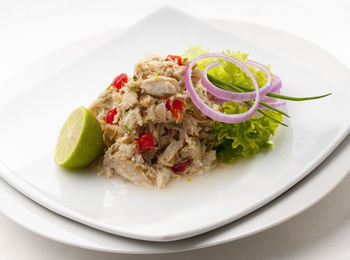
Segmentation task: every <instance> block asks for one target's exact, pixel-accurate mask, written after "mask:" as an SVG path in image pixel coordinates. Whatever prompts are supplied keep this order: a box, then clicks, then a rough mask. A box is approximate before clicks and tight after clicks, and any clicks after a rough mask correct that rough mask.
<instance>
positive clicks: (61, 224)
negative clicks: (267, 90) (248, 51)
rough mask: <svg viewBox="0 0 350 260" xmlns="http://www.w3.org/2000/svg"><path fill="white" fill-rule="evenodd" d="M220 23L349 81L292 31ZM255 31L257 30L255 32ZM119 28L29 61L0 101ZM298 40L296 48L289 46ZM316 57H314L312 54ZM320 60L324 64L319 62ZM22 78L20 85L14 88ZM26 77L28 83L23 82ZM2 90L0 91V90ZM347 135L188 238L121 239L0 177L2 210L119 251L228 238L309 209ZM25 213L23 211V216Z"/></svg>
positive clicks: (32, 225) (328, 183)
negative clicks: (246, 209)
mask: <svg viewBox="0 0 350 260" xmlns="http://www.w3.org/2000/svg"><path fill="white" fill-rule="evenodd" d="M211 22H212V23H214V22H215V24H217V25H219V26H220V27H222V28H226V29H228V30H232V31H233V32H235V33H239V34H240V36H242V37H248V38H250V39H253V40H254V41H257V42H259V43H260V44H265V45H269V46H271V47H273V48H274V50H275V51H276V52H278V53H279V54H281V55H283V54H284V53H288V54H289V55H292V56H293V58H294V59H295V62H297V63H301V64H307V65H308V66H310V68H317V71H318V72H322V74H324V75H327V76H328V77H334V78H333V79H334V80H335V79H337V80H339V81H340V82H342V83H343V84H350V76H349V72H348V71H347V70H346V69H345V68H344V67H343V66H342V65H341V64H340V63H339V62H337V61H336V60H335V59H334V58H332V57H331V56H330V55H329V54H327V53H326V52H324V51H322V50H321V49H320V48H318V47H317V46H315V45H313V44H311V43H309V42H306V41H304V40H302V39H300V38H297V37H295V36H293V35H290V34H287V33H285V32H281V31H277V30H274V29H271V28H268V27H263V26H258V25H254V24H247V23H239V22H227V21H218V20H215V21H211ZM256 32H259V33H258V34H257V33H256ZM119 33H120V31H119V30H118V31H113V32H106V33H103V34H99V35H95V36H94V37H92V38H89V39H84V40H81V41H79V42H76V43H74V44H71V45H69V46H65V48H63V49H60V50H58V51H56V52H54V53H51V54H50V55H47V56H45V57H43V58H42V59H40V60H39V61H38V62H36V63H34V64H32V66H31V67H30V68H27V69H26V70H23V71H20V72H19V73H18V75H21V76H23V77H24V79H23V78H18V76H15V77H14V78H13V79H12V80H10V81H9V82H7V84H6V85H3V87H4V88H3V91H5V93H6V94H7V95H6V96H4V97H2V99H1V101H5V100H9V99H11V98H12V97H13V96H15V95H16V93H18V91H20V90H22V91H23V89H24V88H25V87H28V85H29V86H30V85H32V84H33V83H35V82H36V79H37V78H40V77H42V76H43V75H45V76H46V75H49V74H51V73H53V72H55V71H57V69H59V68H60V67H62V66H64V65H66V63H70V62H71V61H72V60H74V59H76V58H77V57H79V56H81V55H82V54H84V53H86V52H87V51H90V50H91V48H94V47H96V46H98V45H100V44H101V43H103V42H105V41H106V40H109V39H110V38H111V36H114V35H118V34H119ZM291 46H298V48H291ZM299 48H300V49H303V50H304V51H305V52H307V53H308V54H309V55H308V57H305V56H304V55H302V54H301V53H300V51H299ZM316 58H317V59H316ZM320 64H328V66H327V67H326V66H323V65H320ZM18 83H20V84H21V88H17V89H15V86H16V85H17V84H18ZM24 83H27V84H24ZM2 93H4V92H2ZM349 141H350V139H349V136H348V137H347V138H346V140H344V141H343V143H342V144H341V145H340V146H339V147H338V148H337V149H336V151H335V152H333V153H332V154H331V155H330V156H329V157H328V158H327V159H326V160H325V161H324V162H323V163H322V164H321V165H320V166H319V167H317V168H316V169H315V170H314V171H313V172H312V173H311V174H310V175H309V176H307V177H306V178H305V179H303V180H302V181H301V182H300V183H298V184H297V185H295V186H294V187H293V188H292V189H290V190H288V191H287V192H285V193H284V194H283V195H282V196H280V197H279V198H278V199H275V200H274V201H273V202H271V203H269V204H268V205H266V206H264V207H262V208H261V209H259V210H257V211H255V212H254V213H252V214H249V215H248V216H246V217H244V218H242V219H240V220H239V221H235V222H234V223H232V224H229V225H226V226H225V227H223V228H220V229H218V230H215V231H212V232H209V233H207V234H204V235H201V236H197V237H194V238H191V239H186V240H181V241H177V242H168V243H152V242H145V241H137V240H132V239H125V238H122V237H119V236H114V235H110V234H107V233H104V232H100V231H98V230H95V229H91V228H88V227H86V226H84V225H81V224H79V223H76V222H74V221H71V220H69V219H67V218H62V217H61V216H59V215H57V214H55V213H53V212H51V211H48V210H46V209H45V208H43V207H41V206H40V205H38V204H36V203H34V202H32V201H31V200H30V199H28V198H26V197H25V196H23V195H21V194H20V193H18V192H17V191H15V190H14V189H13V188H11V187H10V186H9V185H8V184H6V183H5V182H4V181H0V205H1V207H0V210H1V212H2V213H3V214H5V215H6V216H8V217H9V218H10V219H12V220H13V221H15V222H16V223H18V224H20V225H22V226H23V227H25V228H27V229H29V230H31V231H33V232H35V233H37V234H40V235H42V236H45V237H48V238H50V239H54V240H57V241H61V242H64V243H67V244H70V245H75V246H79V247H84V248H90V249H95V250H100V251H109V252H123V253H165V252H174V251H183V250H191V249H196V248H203V247H208V246H213V245H217V244H221V243H224V242H228V241H232V240H235V239H238V238H241V237H245V236H248V235H250V234H253V233H256V232H259V231H262V230H264V229H267V228H269V227H271V226H274V225H276V224H278V223H280V222H282V221H285V220H286V219H289V218H290V217H292V216H294V215H296V214H298V213H300V212H301V211H303V210H305V209H307V208H308V207H310V206H311V205H313V204H314V203H315V202H317V201H318V200H320V199H321V198H322V197H324V196H325V195H326V194H327V193H328V192H329V191H330V190H332V189H333V188H334V187H335V186H336V185H337V184H338V183H339V182H340V181H341V180H342V179H343V178H344V177H345V176H346V174H347V173H348V172H349V167H348V166H349V164H348V161H347V159H348V158H349V156H350V146H349ZM24 216H25V217H24Z"/></svg>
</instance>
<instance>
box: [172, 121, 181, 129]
mask: <svg viewBox="0 0 350 260" xmlns="http://www.w3.org/2000/svg"><path fill="white" fill-rule="evenodd" d="M170 126H172V127H175V128H176V127H179V125H178V124H176V123H175V122H171V123H170Z"/></svg>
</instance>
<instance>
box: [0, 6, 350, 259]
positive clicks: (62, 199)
mask: <svg viewBox="0 0 350 260" xmlns="http://www.w3.org/2000/svg"><path fill="white" fill-rule="evenodd" d="M214 24H215V25H214ZM174 35H178V36H179V37H175V38H174ZM174 39H176V40H174ZM198 44H201V45H202V46H203V47H205V48H210V49H211V50H212V51H213V52H219V51H221V50H224V49H239V50H241V51H242V52H247V53H251V57H253V59H254V60H258V61H260V62H262V63H265V64H270V65H271V66H272V71H273V72H274V73H276V74H277V75H280V77H281V78H282V80H283V93H285V94H287V95H292V96H298V95H299V96H300V95H303V96H311V95H316V94H319V93H328V92H332V93H333V95H331V96H330V97H329V98H326V99H324V100H318V101H313V102H306V103H298V104H292V103H291V104H288V105H287V109H288V113H289V114H290V115H291V120H290V121H289V122H288V124H289V127H288V128H283V129H280V130H279V131H278V134H277V136H276V137H275V148H274V149H272V150H271V151H269V152H267V153H265V154H261V155H258V156H255V157H254V158H253V159H250V160H242V161H239V162H238V163H236V164H235V165H233V166H232V168H231V169H230V170H229V171H221V170H218V171H217V172H215V173H212V174H209V175H206V176H204V177H197V178H194V179H193V180H192V181H191V182H186V181H183V182H181V181H180V182H178V183H174V184H172V185H170V186H169V187H168V188H166V189H164V190H157V191H154V190H145V189H143V188H140V187H135V186H134V185H131V184H127V183H124V182H122V181H120V180H119V179H113V180H107V179H104V178H101V177H98V176H96V175H95V174H93V173H90V172H85V173H84V174H79V173H71V172H68V171H65V170H62V169H61V168H59V167H57V166H56V165H55V164H54V162H53V159H52V158H53V150H54V146H55V142H56V137H57V134H58V131H59V129H60V127H61V125H62V123H63V122H64V120H65V119H66V117H67V115H68V114H69V113H70V111H71V110H72V109H73V108H74V107H77V106H80V105H84V106H88V104H89V103H90V102H91V101H92V100H93V99H94V98H95V97H96V96H97V95H98V94H99V92H101V91H102V90H103V89H104V88H105V86H107V85H108V83H109V81H110V79H111V78H113V76H114V75H115V74H118V73H120V72H125V71H132V67H133V64H134V63H135V62H136V61H137V60H138V59H139V58H140V57H142V56H143V55H144V54H145V53H151V52H152V53H159V54H163V55H167V54H169V53H171V54H173V53H175V54H176V53H182V52H183V50H185V49H186V48H188V47H189V46H190V45H198ZM349 82H350V78H349V74H348V71H347V70H346V69H345V68H344V67H342V65H341V64H339V63H338V62H337V61H336V60H335V59H333V58H332V57H331V56H329V55H328V54H327V53H325V52H324V51H322V50H320V49H319V48H317V47H315V46H314V45H312V44H311V43H308V42H305V41H303V40H301V39H298V38H296V37H294V36H292V35H289V34H287V33H284V32H280V31H276V30H273V29H270V28H266V27H262V26H258V25H251V24H245V23H238V22H224V21H212V22H211V24H209V23H206V22H204V21H201V20H198V19H196V18H193V17H191V16H189V15H187V14H183V13H181V12H179V11H177V10H173V9H169V8H162V9H160V10H158V11H157V12H155V13H153V14H152V15H150V16H148V17H147V18H145V19H144V20H142V21H140V22H139V23H137V24H135V25H134V26H132V27H130V28H126V29H124V30H122V31H115V32H108V33H104V34H100V35H96V36H94V37H92V38H89V39H85V40H82V41H79V42H77V43H74V44H72V45H70V46H67V47H65V48H64V49H61V50H59V51H57V52H55V53H53V54H50V55H48V56H47V57H45V58H43V59H41V60H40V61H38V62H37V63H36V64H35V65H33V66H31V67H30V68H28V69H27V70H25V71H23V72H21V74H20V77H16V79H14V80H12V81H10V82H8V83H7V85H6V86H4V88H3V89H4V90H6V93H2V95H1V96H2V97H3V96H5V99H6V101H5V100H4V98H2V100H1V102H2V103H1V104H2V105H1V108H2V109H1V110H0V116H1V118H2V122H6V123H5V124H4V126H2V127H1V129H0V143H1V144H2V145H1V147H0V176H1V177H2V179H3V180H1V182H0V185H1V186H0V202H1V204H0V205H1V207H0V209H1V211H2V212H3V213H4V214H5V215H7V216H9V217H10V218H11V219H13V220H15V221H16V222H18V223H19V224H21V225H23V226H25V227H27V228H29V229H30V230H32V231H34V232H36V233H39V234H42V235H44V236H46V237H49V238H52V239H55V240H58V241H62V242H65V243H68V244H71V245H76V246H80V247H85V248H91V249H96V250H102V251H111V252H124V253H159V252H173V251H182V250H190V249H195V248H202V247H208V246H213V245H216V244H220V243H224V242H227V241H232V240H235V239H239V238H241V237H244V236H248V235H250V234H253V233H256V232H259V231H262V230H264V229H267V228H269V227H271V226H273V225H277V224H278V223H281V222H282V221H285V220H286V219H288V218H290V217H292V216H294V215H296V214H298V213H300V212H301V211H302V210H305V209H306V208H308V207H310V206H311V205H313V204H314V203H315V202H316V201H318V200H319V199H320V198H322V197H323V196H325V195H326V194H327V193H328V192H329V191H330V190H331V189H332V188H334V187H335V186H336V185H337V184H338V183H339V182H340V181H341V180H342V179H343V178H344V177H345V176H346V174H347V172H348V171H349V164H348V162H347V161H346V157H347V156H349V153H350V151H349V150H350V149H349V138H346V137H347V135H348V133H349V129H350V120H349V117H348V116H347V111H349V109H350V104H349V103H348V102H347V99H348V98H349V97H350V89H349V88H348V87H346V86H345V84H348V83H349ZM9 111H11V113H9ZM23 111H25V112H23ZM23 113H25V116H23V117H22V119H21V125H25V126H26V127H25V129H23V128H22V127H21V128H18V127H15V126H16V125H17V123H18V122H17V120H18V119H17V117H13V115H14V114H15V115H19V114H23ZM24 130H25V131H24ZM344 139H345V140H344ZM338 146H339V147H338ZM337 147H338V148H337ZM335 149H336V150H335ZM331 153H332V154H331ZM330 154H331V155H330ZM301 180H302V182H300V181H301ZM298 182H299V183H298ZM8 184H10V185H11V186H12V187H14V188H15V189H16V190H14V189H13V188H12V187H10V186H9V185H8ZM296 184H297V185H296ZM179 191H181V192H179ZM22 194H24V195H25V196H23V195H22ZM281 194H283V195H281ZM277 197H278V198H277ZM276 198H277V199H276ZM271 201H272V202H271ZM267 203H269V204H267ZM266 204H267V205H266ZM22 216H26V217H25V218H23V217H22ZM160 242H162V243H160Z"/></svg>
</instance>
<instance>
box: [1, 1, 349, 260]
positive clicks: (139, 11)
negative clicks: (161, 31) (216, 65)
mask: <svg viewBox="0 0 350 260" xmlns="http://www.w3.org/2000/svg"><path fill="white" fill-rule="evenodd" d="M164 4H167V5H170V6H176V7H177V8H179V9H183V10H185V11H187V12H190V13H192V14H194V15H196V16H200V17H203V18H216V19H227V20H238V21H245V22H251V23H258V24H262V25H267V26H272V27H275V28H279V29H281V30H284V31H288V32H290V33H293V34H296V35H298V36H301V37H302V38H304V39H307V40H310V41H312V42H314V43H316V44H317V45H319V46H320V47H322V48H324V49H325V50H327V51H328V52H330V53H331V54H333V55H334V56H335V57H336V58H338V59H339V60H340V61H341V62H343V63H344V64H345V65H346V66H347V67H348V68H350V1H348V0H329V1H316V0H312V1H300V0H298V1H292V0H286V1H281V0H280V1H277V0H264V1H258V0H248V1H218V0H216V1H212V0H211V1H206V0H202V1H189V0H187V1H183V0H177V1H176V3H175V1H169V2H167V1H160V0H158V1H157V0H153V1H152V0H151V1H133V0H128V1H116V0H115V1H97V0H96V1H82V0H79V1H68V0H63V1H55V2H54V1H39V0H38V1H28V0H14V1H5V0H1V1H0V88H1V84H2V83H4V82H5V81H6V79H8V78H9V77H11V75H13V74H14V73H15V72H17V71H18V70H20V69H21V68H24V67H26V66H28V65H30V64H31V63H32V62H33V61H35V60H36V59H38V58H39V57H41V56H43V55H45V54H47V53H49V52H51V51H53V50H55V49H57V48H59V47H61V46H64V45H65V44H68V43H70V42H73V41H76V40H78V39H81V38H82V37H87V36H90V35H94V34H96V33H99V32H103V31H109V30H113V29H115V28H118V27H124V26H127V25H130V24H132V23H134V22H135V21H137V20H139V19H140V18H141V17H143V16H145V15H147V14H148V13H150V12H152V11H153V10H154V9H156V8H158V7H160V6H162V5H164ZM208 37H210V35H208ZM0 99H1V97H0ZM349 197H350V177H347V178H346V179H345V180H344V181H343V182H342V184H341V185H340V186H338V187H337V188H336V189H335V190H334V191H333V192H332V193H331V194H330V195H328V196H327V197H326V198H325V199H323V200H322V201H321V202H319V203H318V204H316V205H315V206H314V207H312V208H311V209H309V210H308V211H306V212H305V213H303V214H301V215H299V216H297V217H295V218H293V219H291V220H289V221H287V222H286V223H283V224H281V225H279V226H277V227H275V228H272V229H270V230H267V231H265V232H262V233H260V234H257V235H254V236H251V237H249V238H245V239H242V240H239V241H236V242H233V243H228V244H226V245H222V246H218V247H214V248H210V249H204V250H198V251H194V252H188V253H178V254H171V255H169V256H167V257H165V256H164V255H163V256H157V257H155V256H146V257H143V258H144V259H164V258H166V259H197V258H198V259H214V258H216V259H218V258H222V259H224V258H225V259H350V247H349V245H350V244H349V241H350V203H348V198H349ZM219 254H220V257H219ZM138 258H140V257H139V256H123V255H116V254H108V253H99V252H94V251H90V250H84V249H78V248H74V247H70V246H66V245H63V244H60V243H57V242H53V241H50V240H47V239H45V238H42V237H39V236H37V235H35V234H32V233H30V232H29V231H26V230H24V229H23V228H21V227H19V226H17V225H16V224H14V223H12V222H11V221H10V220H8V219H6V218H5V217H4V216H3V215H1V214H0V259H1V260H3V259H6V260H7V259H138Z"/></svg>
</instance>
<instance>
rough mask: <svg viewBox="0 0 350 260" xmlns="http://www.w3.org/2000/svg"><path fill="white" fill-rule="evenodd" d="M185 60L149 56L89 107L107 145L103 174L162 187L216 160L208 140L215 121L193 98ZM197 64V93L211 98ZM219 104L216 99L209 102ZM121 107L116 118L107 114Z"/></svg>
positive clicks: (206, 99) (102, 164) (197, 171)
mask: <svg viewBox="0 0 350 260" xmlns="http://www.w3.org/2000/svg"><path fill="white" fill-rule="evenodd" d="M185 66H186V62H183V64H181V65H178V63H177V62H176V61H173V60H166V59H165V58H164V57H161V56H157V55H148V56H146V57H145V58H144V59H142V60H141V61H139V62H138V63H137V64H136V66H135V70H134V76H133V77H131V78H129V79H128V82H127V83H126V84H125V85H124V86H123V87H122V88H120V89H117V88H114V87H113V86H110V87H109V88H108V89H107V90H105V91H104V92H103V93H102V94H101V95H100V96H99V97H98V98H97V100H95V101H94V102H93V103H92V104H91V105H90V107H89V109H90V111H91V112H92V113H94V115H95V116H96V118H97V120H98V121H99V122H100V124H101V127H102V130H103V138H104V142H105V145H106V148H105V153H104V155H103V158H100V160H99V161H100V164H99V167H98V168H99V174H100V175H104V176H106V177H108V178H111V177H113V176H115V175H118V176H120V177H122V178H123V179H125V180H128V181H130V182H133V183H135V184H137V185H141V186H145V187H158V188H164V187H165V186H166V185H167V184H168V183H169V181H170V180H171V179H174V178H177V177H178V176H180V175H186V176H187V175H190V174H197V173H199V172H202V171H206V170H208V169H211V168H212V167H213V166H215V164H216V154H215V150H213V142H212V141H211V139H210V134H209V129H210V126H211V124H212V120H211V119H210V118H208V117H206V116H205V115H204V114H202V113H201V111H200V110H198V108H197V107H196V106H195V105H194V104H193V103H192V100H191V98H190V97H189V95H188V93H187V90H186V87H185V83H184V71H185ZM200 79H201V72H200V71H199V70H198V69H197V68H194V69H193V78H192V80H193V84H194V86H195V88H196V90H197V93H198V95H200V96H201V98H202V99H203V100H205V101H206V102H207V103H210V101H209V99H208V97H207V93H206V90H205V89H204V88H203V87H202V85H201V83H200ZM210 105H212V106H215V104H210ZM115 108H116V109H117V114H116V115H114V118H112V121H109V122H108V123H107V120H106V118H107V115H108V112H110V111H111V110H113V109H115Z"/></svg>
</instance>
